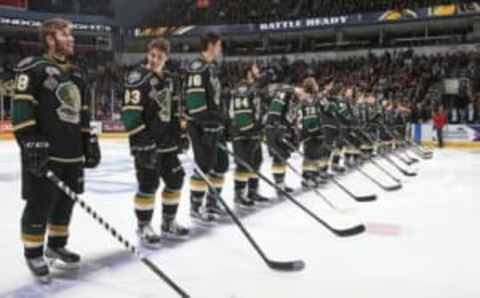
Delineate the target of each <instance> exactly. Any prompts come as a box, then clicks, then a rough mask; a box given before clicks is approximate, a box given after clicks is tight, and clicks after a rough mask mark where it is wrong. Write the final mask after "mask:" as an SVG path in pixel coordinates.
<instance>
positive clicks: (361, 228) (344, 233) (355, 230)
mask: <svg viewBox="0 0 480 298" xmlns="http://www.w3.org/2000/svg"><path fill="white" fill-rule="evenodd" d="M365 230H366V227H365V225H363V224H362V225H358V226H354V227H351V228H349V229H345V230H336V229H332V232H333V233H335V235H337V236H339V237H351V236H355V235H359V234H362V233H363V232H365Z"/></svg>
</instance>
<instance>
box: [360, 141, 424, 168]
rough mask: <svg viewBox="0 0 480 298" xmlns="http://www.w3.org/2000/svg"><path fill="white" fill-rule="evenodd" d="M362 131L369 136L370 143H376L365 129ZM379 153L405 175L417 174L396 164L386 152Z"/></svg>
mask: <svg viewBox="0 0 480 298" xmlns="http://www.w3.org/2000/svg"><path fill="white" fill-rule="evenodd" d="M360 133H361V134H362V136H364V137H365V138H367V139H368V140H369V141H370V143H372V144H375V141H374V140H373V139H372V137H371V136H370V135H369V134H368V133H366V132H363V131H360ZM379 155H380V156H381V157H383V158H384V159H385V160H387V161H388V162H389V163H391V164H392V165H393V166H394V167H395V168H396V169H397V170H398V171H400V172H401V173H402V174H403V175H405V176H408V177H414V176H417V173H413V172H409V171H407V170H405V169H404V168H402V167H401V166H399V165H398V164H396V163H395V162H394V161H393V160H392V159H391V158H390V157H388V156H387V155H386V154H385V153H379Z"/></svg>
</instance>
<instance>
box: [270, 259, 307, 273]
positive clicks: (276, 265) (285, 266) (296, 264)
mask: <svg viewBox="0 0 480 298" xmlns="http://www.w3.org/2000/svg"><path fill="white" fill-rule="evenodd" d="M267 264H268V267H270V268H271V269H273V270H278V271H301V270H303V269H304V268H305V262H304V261H302V260H296V261H289V262H280V261H272V260H268V261H267Z"/></svg>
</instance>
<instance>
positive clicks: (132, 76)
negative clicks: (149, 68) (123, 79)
mask: <svg viewBox="0 0 480 298" xmlns="http://www.w3.org/2000/svg"><path fill="white" fill-rule="evenodd" d="M141 78H142V74H141V73H140V72H139V71H132V72H131V73H129V74H128V77H127V81H128V83H130V84H133V83H136V82H138V81H139V80H140V79H141Z"/></svg>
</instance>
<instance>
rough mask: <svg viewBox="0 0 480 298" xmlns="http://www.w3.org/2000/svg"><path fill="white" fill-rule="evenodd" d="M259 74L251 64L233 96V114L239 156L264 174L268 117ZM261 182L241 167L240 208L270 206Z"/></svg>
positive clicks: (237, 197) (237, 174)
mask: <svg viewBox="0 0 480 298" xmlns="http://www.w3.org/2000/svg"><path fill="white" fill-rule="evenodd" d="M259 75H260V73H259V70H258V67H257V65H256V64H255V63H250V64H248V66H247V67H246V70H245V76H244V77H245V79H244V80H242V81H241V82H240V83H239V84H238V86H237V87H236V88H235V90H234V91H233V93H232V99H231V103H230V112H231V116H232V135H233V150H234V152H235V155H237V156H239V157H240V158H241V159H242V160H244V161H246V162H247V163H248V164H250V165H251V166H252V167H253V168H254V169H255V170H257V171H258V170H260V166H261V163H262V140H261V139H262V136H263V134H262V129H263V123H262V118H263V115H264V113H265V111H264V108H263V107H264V105H263V103H262V98H261V97H260V96H259V94H258V92H257V87H259V86H257V84H256V81H257V79H258V78H259ZM258 187H259V179H258V177H257V175H256V174H255V173H253V172H250V171H249V170H248V169H247V168H245V167H244V166H243V165H242V164H241V163H237V165H236V170H235V199H234V201H235V204H236V205H237V206H238V207H240V208H247V209H248V208H252V207H254V205H255V204H259V205H261V204H268V203H269V201H270V200H269V199H268V198H266V197H264V196H262V195H260V194H259V193H258Z"/></svg>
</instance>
